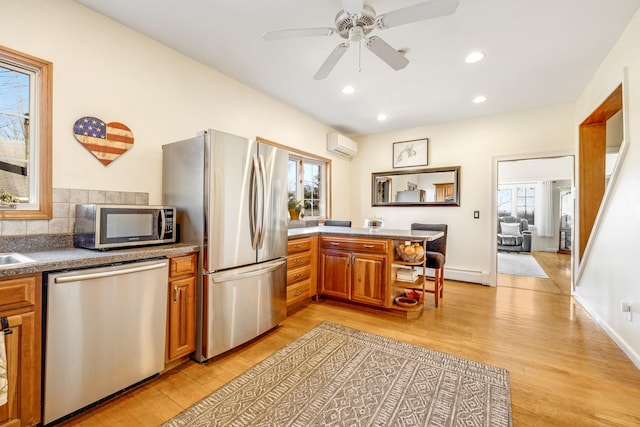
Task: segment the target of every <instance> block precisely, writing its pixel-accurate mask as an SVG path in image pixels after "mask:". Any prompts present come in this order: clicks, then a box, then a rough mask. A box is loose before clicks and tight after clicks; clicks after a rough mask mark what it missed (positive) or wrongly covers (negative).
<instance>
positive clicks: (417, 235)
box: [289, 226, 444, 241]
mask: <svg viewBox="0 0 640 427" xmlns="http://www.w3.org/2000/svg"><path fill="white" fill-rule="evenodd" d="M314 234H320V235H329V236H343V237H368V238H373V239H397V240H412V239H420V240H422V239H425V238H426V240H427V241H431V240H436V239H439V238H440V237H442V236H444V233H443V232H441V231H426V230H394V229H387V228H384V227H382V228H378V229H375V230H374V229H371V228H368V227H333V226H331V227H326V226H318V227H305V228H293V229H289V238H295V237H305V236H312V235H314Z"/></svg>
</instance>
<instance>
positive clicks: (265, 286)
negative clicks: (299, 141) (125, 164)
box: [162, 130, 288, 362]
mask: <svg viewBox="0 0 640 427" xmlns="http://www.w3.org/2000/svg"><path fill="white" fill-rule="evenodd" d="M162 149H163V156H162V157H163V175H162V192H163V203H167V204H170V205H172V206H176V207H177V208H178V212H177V223H178V225H179V230H180V231H179V232H180V236H181V239H180V240H181V241H182V242H187V243H197V244H199V245H201V250H200V256H199V261H200V263H199V266H200V267H201V269H202V274H200V275H199V281H198V284H197V292H196V312H197V314H196V325H197V328H196V330H197V341H196V352H195V359H196V360H198V361H201V362H202V361H204V360H207V359H209V358H211V357H213V356H216V355H218V354H220V353H223V352H225V351H227V350H229V349H231V348H234V347H236V346H238V345H240V344H242V343H245V342H247V341H249V340H251V339H253V338H255V337H257V336H258V335H260V334H262V333H264V332H266V331H268V330H269V329H271V328H273V327H275V326H276V325H277V324H278V323H280V322H281V321H282V320H284V318H285V317H286V255H287V204H286V203H287V162H288V153H287V152H286V151H285V150H282V149H279V148H277V147H274V146H271V145H268V144H264V143H259V142H256V141H254V140H250V139H247V138H243V137H240V136H236V135H231V134H228V133H224V132H220V131H216V130H207V131H204V132H203V133H202V134H199V135H198V136H196V137H194V138H190V139H187V140H184V141H178V142H174V143H171V144H167V145H164V146H163V147H162Z"/></svg>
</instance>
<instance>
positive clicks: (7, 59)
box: [0, 46, 53, 220]
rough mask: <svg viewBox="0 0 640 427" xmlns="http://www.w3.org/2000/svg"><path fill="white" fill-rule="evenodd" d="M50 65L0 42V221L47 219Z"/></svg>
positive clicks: (49, 181)
mask: <svg viewBox="0 0 640 427" xmlns="http://www.w3.org/2000/svg"><path fill="white" fill-rule="evenodd" d="M52 69H53V64H52V63H51V62H49V61H45V60H42V59H39V58H36V57H33V56H30V55H27V54H24V53H21V52H17V51H14V50H12V49H9V48H6V47H3V46H0V220H5V219H48V218H50V217H51V212H52V205H51V119H52V118H51V99H52V90H51V83H52Z"/></svg>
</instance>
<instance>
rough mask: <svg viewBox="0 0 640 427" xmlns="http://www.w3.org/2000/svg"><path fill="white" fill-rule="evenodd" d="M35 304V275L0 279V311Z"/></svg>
mask: <svg viewBox="0 0 640 427" xmlns="http://www.w3.org/2000/svg"><path fill="white" fill-rule="evenodd" d="M35 304H36V277H35V276H26V277H20V278H17V279H7V280H2V281H0V311H2V310H9V309H13V308H19V307H26V306H32V305H35Z"/></svg>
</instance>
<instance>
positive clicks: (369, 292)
mask: <svg viewBox="0 0 640 427" xmlns="http://www.w3.org/2000/svg"><path fill="white" fill-rule="evenodd" d="M351 269H352V273H353V282H352V283H353V285H352V292H351V299H352V300H353V301H357V302H362V303H365V304H369V305H378V306H383V305H384V300H385V298H384V296H385V291H386V277H387V257H386V256H385V255H374V254H354V255H353V265H352V266H351Z"/></svg>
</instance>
